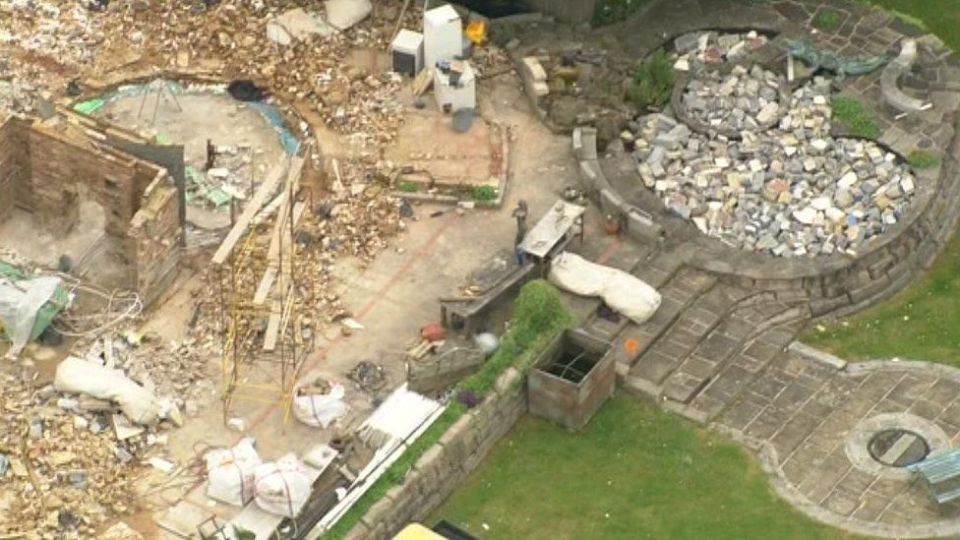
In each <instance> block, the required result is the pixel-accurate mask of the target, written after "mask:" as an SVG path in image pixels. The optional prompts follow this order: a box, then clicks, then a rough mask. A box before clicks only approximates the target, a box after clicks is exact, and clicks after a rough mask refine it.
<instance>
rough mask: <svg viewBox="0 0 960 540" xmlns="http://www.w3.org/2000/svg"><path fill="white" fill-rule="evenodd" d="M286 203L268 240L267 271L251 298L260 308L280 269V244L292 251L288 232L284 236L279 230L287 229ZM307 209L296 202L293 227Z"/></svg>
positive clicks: (281, 208) (303, 204) (291, 241)
mask: <svg viewBox="0 0 960 540" xmlns="http://www.w3.org/2000/svg"><path fill="white" fill-rule="evenodd" d="M286 206H287V205H286V202H284V204H283V205H281V207H280V211H281V212H283V213H282V214H280V215H278V216H277V221H276V224H275V226H274V232H273V234H274V236H273V237H272V238H271V239H270V247H269V249H268V250H267V269H266V271H264V273H263V278H261V279H260V285H259V286H258V287H257V292H256V294H255V295H254V296H253V303H254V304H255V305H258V306H261V305H263V304H264V303H265V302H266V301H267V296H268V295H269V294H270V291H271V290H272V289H273V283H274V280H276V279H277V269H278V268H279V267H280V245H281V243H282V244H283V245H284V246H287V245H289V246H290V247H291V249H292V247H293V239H292V238H290V235H289V234H286V233H288V232H289V231H286V230H285V231H283V232H284V234H281V231H280V229H287V218H286ZM306 209H307V205H306V204H305V203H302V202H298V203H297V204H296V206H294V207H293V226H294V227H296V226H297V223H298V222H299V221H300V218H301V217H303V214H304V212H305V211H306ZM287 274H288V272H286V271H285V272H284V275H287Z"/></svg>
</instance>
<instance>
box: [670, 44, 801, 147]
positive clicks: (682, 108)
mask: <svg viewBox="0 0 960 540" xmlns="http://www.w3.org/2000/svg"><path fill="white" fill-rule="evenodd" d="M767 46H769V44H768V45H767ZM748 65H752V64H750V63H740V62H737V63H733V62H730V63H726V64H723V65H721V66H718V67H717V68H716V69H714V70H712V71H714V72H717V73H721V74H723V75H726V74H728V73H729V72H730V71H732V70H733V68H734V67H735V66H743V67H747V66H748ZM696 75H697V74H689V73H685V74H682V75H677V72H676V71H674V84H673V93H672V94H671V97H670V104H671V108H672V109H673V113H674V114H675V115H676V117H677V120H679V121H680V122H682V123H683V124H686V126H687V127H689V128H690V129H691V130H693V131H695V132H697V133H700V134H701V135H705V136H708V137H713V136H715V135H718V134H719V135H723V136H724V137H726V138H728V139H733V140H739V139H740V137H741V135H740V134H741V131H739V130H736V129H733V128H728V127H723V126H721V127H719V128H717V127H713V126H710V125H707V124H706V123H704V122H703V121H701V120H700V119H699V118H697V117H695V116H693V115H692V114H690V111H689V110H688V109H687V107H686V104H685V103H686V102H685V100H684V99H683V96H684V95H685V94H686V92H687V85H689V84H690V81H692V80H694V79H695V78H696ZM777 97H778V104H779V106H780V108H779V109H778V110H777V115H776V116H775V117H774V118H773V120H771V121H769V122H766V123H764V124H760V125H759V126H757V127H756V128H755V129H750V130H745V131H751V132H761V131H766V130H768V129H770V128H772V127H774V126H776V125H777V124H779V123H780V120H781V119H782V118H783V117H784V116H785V115H786V114H787V111H788V109H789V107H788V105H789V103H790V88H789V86H788V84H787V82H786V80H784V79H783V78H780V79H779V85H778V88H777Z"/></svg>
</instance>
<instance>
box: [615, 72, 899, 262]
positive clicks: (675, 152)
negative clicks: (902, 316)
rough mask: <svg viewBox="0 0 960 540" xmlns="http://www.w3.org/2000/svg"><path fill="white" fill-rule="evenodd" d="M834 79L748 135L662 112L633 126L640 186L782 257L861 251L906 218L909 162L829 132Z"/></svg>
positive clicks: (703, 222) (719, 231) (717, 233)
mask: <svg viewBox="0 0 960 540" xmlns="http://www.w3.org/2000/svg"><path fill="white" fill-rule="evenodd" d="M829 94H830V88H829V82H828V81H826V80H824V79H821V78H817V79H816V80H815V81H813V82H812V83H811V84H809V85H807V86H805V87H802V88H800V89H797V90H796V91H795V92H794V93H793V95H792V98H791V101H790V103H789V108H788V110H787V112H786V114H785V115H784V116H783V118H781V120H780V122H779V124H778V125H777V126H775V127H773V128H771V129H769V130H766V131H757V132H752V131H743V132H742V139H741V140H732V139H728V138H726V137H724V136H716V137H714V138H708V137H706V136H703V135H700V134H698V133H692V132H691V131H690V130H689V129H688V128H687V127H686V126H684V125H682V124H678V123H677V121H676V120H675V119H673V118H671V117H668V116H665V115H662V114H655V115H649V116H645V117H642V118H640V119H638V120H637V121H636V122H633V123H631V124H630V129H629V131H625V132H624V133H623V134H622V138H623V140H624V141H625V142H627V143H629V145H630V146H632V145H635V150H634V156H635V157H636V159H637V161H638V172H639V174H640V176H641V178H642V180H643V183H644V184H645V185H646V186H647V187H649V188H651V189H653V190H654V191H655V192H656V194H657V195H658V196H659V197H660V198H661V199H662V200H663V202H664V203H665V205H666V206H667V208H669V209H671V210H672V211H673V212H675V213H677V214H678V215H680V216H682V217H684V218H686V219H690V220H692V221H693V222H694V223H695V224H696V226H697V227H698V228H699V229H700V230H701V231H702V232H704V233H705V234H707V235H710V236H714V237H717V238H720V239H721V240H722V241H724V242H725V243H727V244H729V245H732V246H736V247H739V248H741V249H745V250H750V251H759V252H767V253H772V254H773V255H776V256H783V257H790V256H815V255H820V254H824V255H829V254H832V253H837V252H843V253H848V254H851V255H854V254H856V252H857V249H858V248H859V247H860V246H862V245H863V243H864V242H865V241H866V240H868V239H870V238H872V237H874V236H877V235H879V234H882V233H883V232H884V231H885V230H887V229H888V228H889V227H891V226H893V225H895V224H896V223H897V222H898V221H899V220H900V219H902V218H903V216H904V214H905V212H906V209H907V207H908V205H909V202H910V199H911V198H912V196H913V195H914V193H915V190H916V184H915V179H914V176H913V174H912V173H911V172H910V170H909V168H908V167H907V166H906V165H905V164H904V163H902V162H900V161H899V160H898V158H897V157H896V156H895V155H894V154H892V153H889V152H885V151H884V150H883V149H881V148H880V147H879V146H877V145H876V144H874V143H872V142H869V141H862V140H854V139H833V138H832V137H831V136H830V105H829Z"/></svg>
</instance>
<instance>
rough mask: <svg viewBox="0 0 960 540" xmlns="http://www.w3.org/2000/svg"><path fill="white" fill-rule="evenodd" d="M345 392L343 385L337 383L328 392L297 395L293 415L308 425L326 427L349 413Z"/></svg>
mask: <svg viewBox="0 0 960 540" xmlns="http://www.w3.org/2000/svg"><path fill="white" fill-rule="evenodd" d="M345 394H346V391H345V390H344V388H343V385H341V384H335V385H333V388H331V389H330V392H329V393H327V394H308V395H302V396H297V397H295V398H293V417H294V418H296V419H297V420H299V421H300V422H302V423H304V424H306V425H308V426H312V427H322V428H326V427H327V426H329V425H330V424H332V423H333V422H334V421H335V420H337V419H338V418H340V417H342V416H343V415H345V414H347V410H349V407H348V406H347V404H346V403H344V402H343V396H344V395H345Z"/></svg>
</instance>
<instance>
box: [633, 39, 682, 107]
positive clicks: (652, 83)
mask: <svg viewBox="0 0 960 540" xmlns="http://www.w3.org/2000/svg"><path fill="white" fill-rule="evenodd" d="M672 92H673V64H671V62H670V58H669V56H667V52H666V51H664V50H663V49H659V50H657V51H656V52H654V53H653V54H651V55H650V56H649V57H647V59H646V60H644V61H643V62H642V63H641V64H640V65H639V66H638V67H637V71H636V72H635V73H634V75H633V82H632V83H631V84H630V88H629V89H628V91H627V98H628V99H629V100H630V102H631V103H633V106H634V107H636V108H637V110H640V111H645V110H648V109H661V108H663V106H664V105H666V104H667V103H669V102H670V94H671V93H672Z"/></svg>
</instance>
